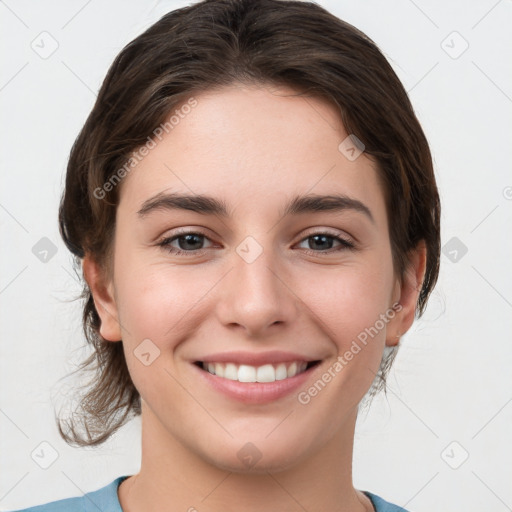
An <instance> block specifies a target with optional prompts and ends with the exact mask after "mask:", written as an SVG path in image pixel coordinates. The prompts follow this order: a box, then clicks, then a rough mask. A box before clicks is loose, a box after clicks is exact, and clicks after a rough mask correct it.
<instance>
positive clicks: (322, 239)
mask: <svg viewBox="0 0 512 512" xmlns="http://www.w3.org/2000/svg"><path fill="white" fill-rule="evenodd" d="M312 238H313V240H314V241H315V242H314V243H315V244H316V243H317V241H318V240H321V242H320V243H322V241H323V242H324V243H325V241H326V239H328V238H330V237H329V236H326V235H313V236H312ZM331 243H332V241H331ZM310 245H311V244H310ZM328 245H331V244H328ZM318 248H320V249H322V247H316V249H318ZM323 249H330V247H323Z"/></svg>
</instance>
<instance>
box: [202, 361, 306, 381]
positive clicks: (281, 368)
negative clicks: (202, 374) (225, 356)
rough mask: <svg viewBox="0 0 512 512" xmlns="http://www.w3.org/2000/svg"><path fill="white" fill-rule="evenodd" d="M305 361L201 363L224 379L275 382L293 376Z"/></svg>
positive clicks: (303, 365) (299, 370)
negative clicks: (248, 363)
mask: <svg viewBox="0 0 512 512" xmlns="http://www.w3.org/2000/svg"><path fill="white" fill-rule="evenodd" d="M306 366H307V363H305V362H299V363H298V362H293V363H287V364H285V363H279V364H277V365H271V364H265V365H263V366H258V367H256V366H250V365H247V364H241V365H239V366H238V365H236V364H234V363H203V369H204V370H206V371H208V372H210V373H211V374H213V375H217V376H218V377H223V378H224V379H229V380H237V381H239V382H275V381H276V380H284V379H287V378H290V377H295V375H298V374H299V373H302V372H303V371H304V370H305V369H306Z"/></svg>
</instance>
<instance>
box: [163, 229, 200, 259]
mask: <svg viewBox="0 0 512 512" xmlns="http://www.w3.org/2000/svg"><path fill="white" fill-rule="evenodd" d="M203 239H206V240H209V238H208V237H207V236H206V235H205V234H203V233H199V232H196V231H180V232H179V233H177V234H175V235H173V236H172V237H167V238H164V239H163V240H162V241H160V242H159V243H158V245H159V246H160V247H163V248H164V249H165V250H166V251H168V252H170V253H171V254H176V255H179V256H182V255H186V256H193V255H197V254H201V251H202V249H203V248H202V247H200V246H201V244H202V240H203ZM176 243H177V246H178V247H176V246H175V245H176ZM173 244H175V245H173Z"/></svg>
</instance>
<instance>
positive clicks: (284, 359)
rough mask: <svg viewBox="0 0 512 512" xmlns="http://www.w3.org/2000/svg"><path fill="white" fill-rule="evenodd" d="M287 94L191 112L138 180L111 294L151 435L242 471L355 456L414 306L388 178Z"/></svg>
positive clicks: (250, 90)
mask: <svg viewBox="0 0 512 512" xmlns="http://www.w3.org/2000/svg"><path fill="white" fill-rule="evenodd" d="M287 94H294V92H293V91H292V90H289V89H285V88H279V89H270V88H264V87H259V88H258V87H246V86H244V87H242V86H231V87H228V88H224V89H222V90H218V91H215V92H208V93H202V94H199V95H196V96H195V100H196V102H197V103H194V105H195V106H193V107H191V108H185V109H181V110H180V109H178V111H179V114H180V115H177V117H176V118H174V121H173V123H172V126H173V128H172V129H171V130H169V132H168V133H165V131H164V135H163V136H161V139H162V140H161V141H159V140H158V138H156V139H155V142H156V145H154V147H152V148H150V149H148V151H147V153H148V154H147V155H146V156H144V157H143V158H142V160H141V161H140V162H139V163H138V165H137V166H136V167H135V168H134V169H133V170H131V171H130V172H129V173H128V175H127V176H126V177H125V178H124V179H123V182H122V185H121V186H122V189H121V196H120V202H119V205H118V209H117V218H116V223H117V224H116V231H115V239H114V267H113V280H112V281H111V282H109V283H108V285H107V287H106V290H107V291H106V292H105V293H104V294H103V295H102V292H99V291H98V292H97V293H95V300H96V304H97V309H98V311H99V312H100V316H101V317H102V327H101V333H102V335H103V336H104V337H105V338H106V339H110V340H112V341H115V340H119V339H121V338H122V340H123V341H122V343H123V346H124V351H125V355H126V359H127V364H128V368H129V371H130V374H131V377H132V379H133V382H134V384H135V386H136V387H137V389H138V391H139V392H140V394H141V397H142V399H143V405H144V408H143V414H146V415H147V418H146V420H147V421H148V422H149V423H151V425H152V432H153V433H157V432H158V435H160V436H162V438H165V437H166V436H170V437H169V439H171V438H172V439H173V440H174V441H178V442H179V443H180V444H181V445H182V446H184V447H186V448H187V449H188V450H189V451H190V452H192V453H194V454H196V455H198V456H200V457H201V458H202V459H203V460H206V461H209V462H211V463H213V464H214V465H216V466H217V467H222V468H227V469H230V470H236V471H243V470H250V469H252V467H253V466H254V464H256V466H254V469H252V470H253V471H257V470H268V469H276V468H286V467H291V466H293V465H294V464H296V463H298V462H299V461H301V460H305V459H306V458H307V457H309V456H312V455H313V454H314V453H319V451H321V450H322V449H325V448H326V447H327V446H333V445H332V443H336V442H338V441H339V442H341V441H342V440H345V437H343V436H347V435H348V434H347V432H350V428H351V425H352V426H353V422H355V417H356V413H357V405H358V403H359V401H360V400H361V398H362V397H363V396H364V395H365V393H366V391H367V390H368V388H369V387H370V385H371V383H372V381H373V379H374V377H375V374H376V372H377V370H378V367H379V363H380V361H381V357H382V352H383V349H384V346H385V344H386V343H387V344H389V345H392V344H395V343H396V342H397V339H396V335H397V334H399V333H400V332H401V333H403V332H404V329H405V330H406V329H407V327H408V326H409V325H405V323H407V321H409V322H410V321H412V316H411V308H412V310H413V309H414V305H415V297H416V295H415V293H412V294H411V293H408V294H406V293H405V292H404V288H403V285H402V286H401V285H400V284H399V283H398V281H397V276H396V275H395V274H394V272H393V263H392V257H391V246H390V239H389V230H388V219H387V215H386V207H385V200H384V194H383V189H382V186H381V184H380V182H379V180H378V174H377V171H376V167H375V165H374V164H373V163H372V162H371V161H370V159H369V158H367V156H366V155H365V153H364V152H363V153H362V154H360V155H359V156H358V153H359V148H358V147H357V146H355V147H354V144H351V143H350V139H348V140H345V139H346V138H347V136H348V134H347V133H346V132H345V131H344V128H343V126H342V124H341V121H340V119H339V115H338V114H337V113H336V111H335V110H334V109H333V108H332V107H331V106H330V105H329V104H327V103H324V102H323V101H321V100H318V99H312V98H305V97H302V98H301V97H292V96H287ZM175 115H176V114H175ZM176 119H178V121H176ZM340 144H341V146H340ZM350 147H352V148H353V149H352V150H351V149H350ZM182 196H191V198H189V199H184V198H183V197H182ZM324 196H329V198H324ZM206 197H207V198H206ZM194 198H201V199H200V200H199V199H194ZM322 198H324V199H322ZM87 265H88V264H87ZM87 265H86V266H85V267H84V268H85V269H86V270H87V268H86V267H87ZM90 275H92V272H91V273H90ZM416 284H417V283H415V285H416ZM398 301H400V302H401V304H402V305H400V306H398V310H396V303H397V302H398ZM393 305H395V310H393V309H392V308H393ZM399 310H400V311H399ZM412 314H413V313H412ZM208 362H209V363H210V369H211V370H212V371H214V372H217V374H212V373H210V372H209V371H208V365H207V364H205V367H206V368H207V369H206V370H205V369H204V368H203V363H208ZM305 367H306V369H305ZM297 372H299V373H297ZM254 379H257V380H261V381H267V382H251V381H253V380H254ZM247 381H249V382H247ZM155 435H156V434H155ZM348 437H350V436H348ZM248 443H251V444H248Z"/></svg>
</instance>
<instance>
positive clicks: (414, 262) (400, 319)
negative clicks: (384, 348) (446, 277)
mask: <svg viewBox="0 0 512 512" xmlns="http://www.w3.org/2000/svg"><path fill="white" fill-rule="evenodd" d="M426 264H427V247H426V245H425V242H424V241H423V240H421V241H420V242H419V243H418V245H417V246H416V247H415V248H414V249H413V250H411V252H410V254H409V262H408V266H407V268H406V270H405V272H404V276H403V279H402V280H401V281H400V282H398V283H397V289H396V292H395V300H394V301H393V304H396V303H397V302H398V303H399V304H400V306H399V307H397V308H395V311H396V312H397V313H396V316H395V317H394V318H393V320H392V321H391V322H390V323H389V324H388V328H387V336H386V345H388V346H395V345H398V343H399V342H400V336H402V335H404V334H405V333H406V332H407V331H408V330H409V329H410V327H411V325H412V323H413V322H414V318H415V314H416V304H417V302H418V297H419V294H420V291H421V287H422V285H423V279H424V277H425V269H426ZM399 308H400V309H399Z"/></svg>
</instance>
